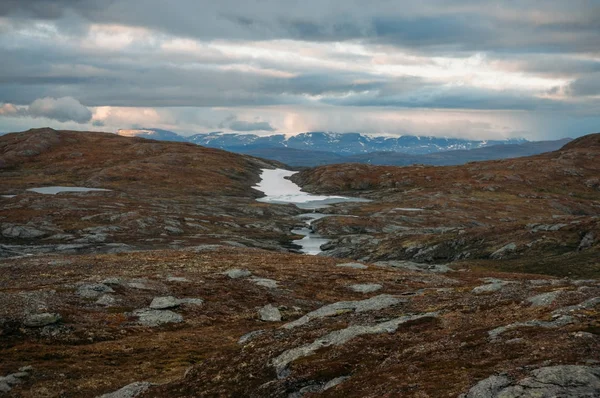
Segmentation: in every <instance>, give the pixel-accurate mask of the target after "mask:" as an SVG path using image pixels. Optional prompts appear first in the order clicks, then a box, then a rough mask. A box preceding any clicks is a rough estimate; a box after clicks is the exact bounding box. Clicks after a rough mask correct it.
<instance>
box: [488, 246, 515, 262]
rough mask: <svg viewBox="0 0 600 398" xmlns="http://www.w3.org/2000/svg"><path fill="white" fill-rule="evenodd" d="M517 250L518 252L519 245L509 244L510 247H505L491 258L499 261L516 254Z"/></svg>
mask: <svg viewBox="0 0 600 398" xmlns="http://www.w3.org/2000/svg"><path fill="white" fill-rule="evenodd" d="M515 250H517V245H516V244H514V243H509V244H508V245H506V246H503V247H501V248H500V249H498V250H496V251H495V252H493V253H492V254H491V256H490V257H491V258H492V259H494V260H499V259H501V258H504V257H506V256H508V255H509V254H512V253H514V251H515Z"/></svg>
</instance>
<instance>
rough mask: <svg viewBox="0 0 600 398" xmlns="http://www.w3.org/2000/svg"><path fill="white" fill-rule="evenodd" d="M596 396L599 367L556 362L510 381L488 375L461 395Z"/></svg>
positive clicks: (491, 397) (473, 397)
mask: <svg viewBox="0 0 600 398" xmlns="http://www.w3.org/2000/svg"><path fill="white" fill-rule="evenodd" d="M526 397H532V398H533V397H540V398H550V397H565V398H566V397H569V398H591V397H600V367H588V366H575V365H560V366H549V367H545V368H539V369H536V370H534V371H532V372H531V376H530V377H526V378H524V379H521V380H519V381H513V380H511V379H509V378H508V377H506V376H495V375H494V376H490V377H488V378H487V379H484V380H482V381H480V382H479V383H477V384H476V385H475V386H473V388H471V389H470V390H469V392H468V393H466V394H463V395H461V398H526Z"/></svg>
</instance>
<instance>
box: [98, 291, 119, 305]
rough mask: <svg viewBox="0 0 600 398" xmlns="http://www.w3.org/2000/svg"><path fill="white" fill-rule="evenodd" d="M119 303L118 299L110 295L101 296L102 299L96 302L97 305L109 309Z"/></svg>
mask: <svg viewBox="0 0 600 398" xmlns="http://www.w3.org/2000/svg"><path fill="white" fill-rule="evenodd" d="M117 301H118V300H117V299H116V298H114V297H113V296H111V295H110V294H104V295H102V296H100V298H99V299H98V300H96V304H98V305H104V306H106V307H109V306H111V305H113V304H116V303H117Z"/></svg>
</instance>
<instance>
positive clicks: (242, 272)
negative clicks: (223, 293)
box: [223, 268, 252, 279]
mask: <svg viewBox="0 0 600 398" xmlns="http://www.w3.org/2000/svg"><path fill="white" fill-rule="evenodd" d="M223 275H227V276H228V277H229V278H231V279H239V278H246V277H249V276H250V275H252V272H250V271H248V270H247V269H238V268H232V269H228V270H227V271H225V272H223Z"/></svg>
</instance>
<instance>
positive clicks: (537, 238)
mask: <svg viewBox="0 0 600 398" xmlns="http://www.w3.org/2000/svg"><path fill="white" fill-rule="evenodd" d="M598 176H600V134H592V135H588V136H584V137H582V138H579V139H576V140H573V141H571V142H569V143H567V144H566V145H564V146H563V147H562V148H561V149H559V150H556V151H551V152H547V153H543V154H537V155H533V156H527V157H521V158H514V159H502V160H491V161H485V162H472V163H467V164H464V165H457V166H445V167H440V166H424V165H416V166H406V167H396V166H375V165H367V164H347V163H345V164H333V165H324V166H319V167H315V168H309V169H303V170H301V171H299V172H297V171H295V170H292V168H290V167H289V166H287V165H285V164H283V163H280V162H277V161H273V160H265V159H261V158H256V157H253V156H249V155H241V154H234V153H231V152H226V151H223V150H220V149H214V148H205V147H202V146H198V145H195V144H191V143H187V142H165V141H155V140H148V139H143V138H138V137H120V136H117V135H114V134H105V133H91V132H75V131H57V130H52V129H36V130H30V131H27V132H22V133H13V134H7V135H4V136H2V137H0V194H1V195H2V196H3V197H1V198H0V357H1V358H2V360H1V361H0V391H1V392H0V395H1V394H2V393H5V394H9V395H8V396H18V397H54V396H65V397H105V398H110V397H113V398H114V397H137V396H139V397H165V396H168V397H198V396H207V397H208V396H231V397H234V396H235V397H237V396H247V397H267V396H268V397H312V396H314V397H317V396H324V397H326V396H332V397H333V396H360V397H380V396H406V397H419V398H421V397H442V396H453V397H456V396H459V395H461V394H465V395H464V397H465V398H476V397H499V396H515V397H516V396H527V395H524V394H526V393H533V392H534V391H535V392H536V393H537V392H540V393H543V394H546V395H542V396H568V395H566V394H569V393H571V392H573V391H577V392H578V393H580V394H581V395H578V396H586V395H585V394H588V395H587V396H594V394H596V393H598V392H600V389H599V388H598V385H600V370H598V369H599V368H598V364H599V363H600V356H599V355H598V353H599V352H600V337H599V331H600V316H599V312H598V311H599V308H600V307H599V305H600V282H599V281H598V278H599V277H600V241H599V240H600V180H599V179H598ZM43 187H47V188H51V189H50V192H46V193H52V194H44V191H42V193H40V190H39V188H43ZM65 187H71V189H68V188H65ZM84 188H85V189H84ZM300 188H301V190H300ZM88 189H93V190H88ZM303 253H305V254H303ZM549 381H550V382H549ZM518 391H520V393H519V394H521V393H522V394H521V395H516V394H517V392H518ZM103 394H106V395H103ZM111 394H112V395H111ZM502 394H504V395H502ZM507 394H513V395H507ZM561 394H562V395H561Z"/></svg>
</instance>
